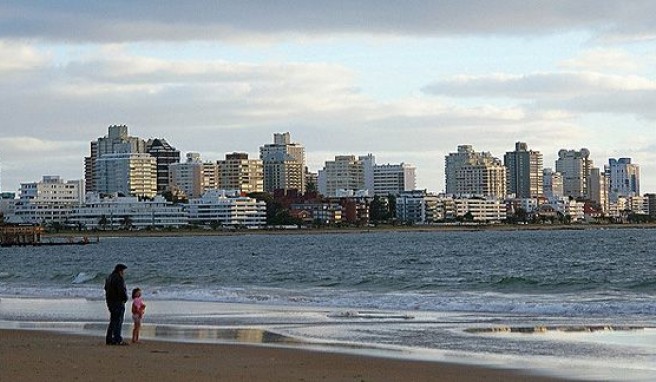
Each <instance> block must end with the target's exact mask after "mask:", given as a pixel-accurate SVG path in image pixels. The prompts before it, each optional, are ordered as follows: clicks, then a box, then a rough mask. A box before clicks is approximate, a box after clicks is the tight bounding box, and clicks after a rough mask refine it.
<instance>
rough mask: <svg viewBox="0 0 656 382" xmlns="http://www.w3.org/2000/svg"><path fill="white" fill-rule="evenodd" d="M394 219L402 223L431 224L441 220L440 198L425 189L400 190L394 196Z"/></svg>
mask: <svg viewBox="0 0 656 382" xmlns="http://www.w3.org/2000/svg"><path fill="white" fill-rule="evenodd" d="M396 219H397V220H398V221H399V222H401V223H404V224H432V223H436V222H438V221H440V220H443V215H442V214H441V209H440V200H439V198H438V197H437V196H435V195H432V194H429V193H427V192H426V190H413V191H404V192H401V193H400V194H399V195H398V196H397V197H396Z"/></svg>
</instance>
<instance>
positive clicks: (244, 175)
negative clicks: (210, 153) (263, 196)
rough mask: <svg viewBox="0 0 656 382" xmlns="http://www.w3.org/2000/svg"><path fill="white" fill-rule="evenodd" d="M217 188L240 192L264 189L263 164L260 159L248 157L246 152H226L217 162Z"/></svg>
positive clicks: (261, 190)
mask: <svg viewBox="0 0 656 382" xmlns="http://www.w3.org/2000/svg"><path fill="white" fill-rule="evenodd" d="M217 164H218V171H219V182H218V183H219V188H221V189H224V190H238V191H239V192H242V193H246V194H248V193H251V192H263V191H264V166H263V164H262V160H260V159H248V154H247V153H232V154H226V156H225V160H220V161H218V162H217Z"/></svg>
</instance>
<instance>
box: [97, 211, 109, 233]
mask: <svg viewBox="0 0 656 382" xmlns="http://www.w3.org/2000/svg"><path fill="white" fill-rule="evenodd" d="M107 224H109V220H108V219H107V216H105V215H102V216H101V217H100V219H98V226H99V227H100V229H102V230H103V231H104V230H106V229H107Z"/></svg>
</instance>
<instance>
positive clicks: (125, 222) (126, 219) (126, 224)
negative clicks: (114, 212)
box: [121, 215, 132, 229]
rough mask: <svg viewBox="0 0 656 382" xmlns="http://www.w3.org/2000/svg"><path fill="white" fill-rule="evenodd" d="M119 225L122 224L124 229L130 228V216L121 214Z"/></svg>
mask: <svg viewBox="0 0 656 382" xmlns="http://www.w3.org/2000/svg"><path fill="white" fill-rule="evenodd" d="M121 225H122V226H123V228H124V229H130V228H132V218H131V217H130V216H128V215H125V216H123V218H122V219H121Z"/></svg>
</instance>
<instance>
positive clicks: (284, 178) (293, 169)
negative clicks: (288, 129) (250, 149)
mask: <svg viewBox="0 0 656 382" xmlns="http://www.w3.org/2000/svg"><path fill="white" fill-rule="evenodd" d="M260 159H261V160H262V163H263V167H264V171H263V173H264V191H266V192H271V193H273V192H274V191H276V190H285V191H287V190H298V191H299V192H300V193H304V192H305V148H304V147H303V146H302V145H301V144H299V143H292V142H291V137H290V135H289V133H276V134H274V135H273V143H272V144H266V145H264V146H262V147H260Z"/></svg>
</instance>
